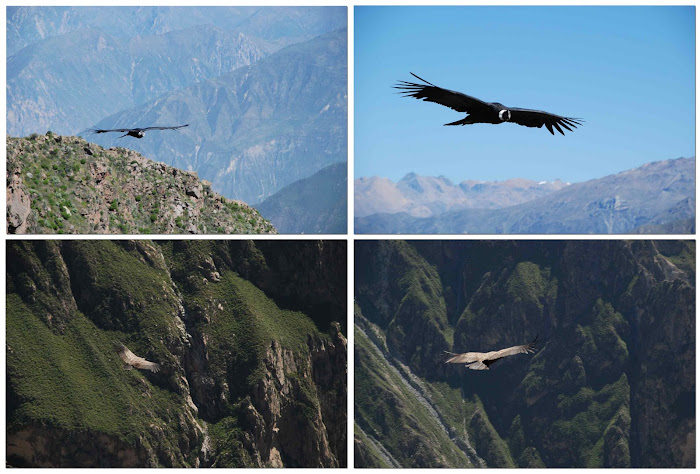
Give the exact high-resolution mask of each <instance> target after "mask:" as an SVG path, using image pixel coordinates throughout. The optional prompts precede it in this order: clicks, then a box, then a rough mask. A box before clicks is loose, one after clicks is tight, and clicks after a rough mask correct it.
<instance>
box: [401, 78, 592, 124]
mask: <svg viewBox="0 0 700 474" xmlns="http://www.w3.org/2000/svg"><path fill="white" fill-rule="evenodd" d="M411 75H412V76H414V77H416V78H418V79H420V80H421V81H423V82H425V84H416V83H414V82H407V81H399V82H398V84H397V85H395V86H394V88H395V89H399V90H401V91H402V92H401V93H402V94H404V97H415V98H416V99H423V100H426V101H428V102H435V103H436V104H440V105H444V106H445V107H449V108H451V109H452V110H456V111H457V112H465V113H467V114H469V115H467V116H466V117H465V118H463V119H462V120H458V121H456V122H452V123H446V124H445V125H470V124H473V123H493V124H499V123H503V122H513V123H517V124H518V125H524V126H525V127H537V128H541V127H542V125H544V126H545V127H547V130H549V132H550V133H551V134H552V135H554V129H553V128H556V129H557V131H558V132H559V133H561V134H562V135H564V131H563V130H562V129H561V128H562V127H564V128H565V129H567V130H568V131H570V132H573V130H572V129H571V128H569V127H574V128H576V125H581V122H582V121H583V120H581V119H577V118H570V117H562V116H560V115H556V114H550V113H549V112H543V111H541V110H530V109H519V108H516V107H506V106H505V105H503V104H499V103H498V102H484V101H482V100H479V99H477V98H476V97H472V96H469V95H466V94H462V93H461V92H456V91H451V90H448V89H443V88H442V87H438V86H436V85H434V84H431V83H430V82H428V81H426V80H425V79H422V78H420V77H418V76H416V75H415V74H413V73H411ZM552 127H553V128H552Z"/></svg>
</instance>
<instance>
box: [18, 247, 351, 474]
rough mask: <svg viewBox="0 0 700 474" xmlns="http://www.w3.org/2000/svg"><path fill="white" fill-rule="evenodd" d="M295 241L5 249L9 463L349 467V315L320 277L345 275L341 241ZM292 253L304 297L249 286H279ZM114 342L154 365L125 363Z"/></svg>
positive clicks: (44, 465)
mask: <svg viewBox="0 0 700 474" xmlns="http://www.w3.org/2000/svg"><path fill="white" fill-rule="evenodd" d="M289 244H290V243H287V242H267V243H265V245H264V247H262V248H259V247H257V245H256V243H254V242H245V241H201V240H198V241H170V242H168V241H160V242H158V243H153V242H149V241H106V240H99V241H95V240H88V241H85V240H83V241H70V240H62V241H12V242H10V243H9V245H8V249H7V255H8V259H7V261H8V265H7V322H6V325H7V346H6V352H7V463H8V464H9V465H12V466H27V467H166V466H167V467H195V466H198V467H283V466H288V467H342V466H344V465H346V452H345V451H346V439H345V434H346V432H347V419H346V416H347V414H346V411H345V406H346V401H347V393H346V380H347V365H346V363H347V342H346V339H345V337H344V336H343V334H342V333H341V325H340V324H339V323H336V322H334V321H342V320H343V319H342V318H344V316H345V314H344V312H343V311H342V310H344V309H345V308H344V307H337V306H336V305H330V306H329V305H328V304H327V302H328V301H337V300H342V301H344V298H345V296H346V293H345V291H341V292H339V293H340V295H328V294H326V291H327V289H328V287H329V285H328V284H327V283H325V282H324V280H325V279H324V277H323V271H324V269H325V268H332V269H334V270H335V271H337V272H338V273H343V274H344V273H345V260H344V258H345V257H344V256H345V248H344V247H345V244H344V243H338V242H320V241H304V242H302V241H299V242H294V243H292V244H291V245H289ZM336 247H338V248H336ZM341 247H342V248H341ZM296 255H303V256H305V257H306V258H305V260H304V261H303V262H300V261H297V264H296V266H295V269H294V270H295V272H296V273H297V277H300V276H303V277H305V281H306V283H307V284H306V286H305V291H304V292H303V293H300V295H301V294H303V297H298V298H294V296H292V295H287V297H286V298H287V299H286V301H284V302H283V301H282V299H283V298H281V297H280V296H279V295H275V294H274V292H267V291H265V290H263V289H262V288H261V287H260V286H258V285H257V284H255V283H253V282H252V280H250V279H248V278H246V277H245V276H243V275H244V274H252V275H256V276H257V278H261V279H265V280H266V281H267V283H268V284H269V285H271V286H277V285H281V284H282V282H283V281H285V280H286V279H289V278H291V275H288V274H287V272H286V268H287V267H286V265H285V264H284V262H285V261H288V260H294V258H295V256H296ZM239 272H241V273H239ZM279 275H285V276H284V278H279V279H276V278H277V276H279ZM314 282H320V283H321V284H320V285H317V286H314ZM318 306H324V307H326V308H327V309H329V310H328V311H326V312H325V313H324V314H323V317H322V318H319V316H318V314H317V315H316V318H317V319H316V320H317V321H319V322H320V324H317V323H315V322H314V319H312V318H311V317H310V316H308V315H307V312H308V313H309V314H313V313H314V312H317V307H318ZM119 344H124V345H126V346H127V347H128V348H129V349H130V350H132V351H133V352H134V353H135V354H137V355H139V356H141V357H144V358H146V359H148V360H149V361H153V362H156V363H158V364H159V365H160V371H159V372H157V373H151V372H148V371H140V370H137V369H132V368H131V367H130V366H126V365H125V364H124V362H123V361H122V360H121V359H120V358H119V356H118V354H117V348H118V345H119ZM128 369H131V370H128Z"/></svg>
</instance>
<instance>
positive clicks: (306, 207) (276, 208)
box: [256, 163, 348, 234]
mask: <svg viewBox="0 0 700 474" xmlns="http://www.w3.org/2000/svg"><path fill="white" fill-rule="evenodd" d="M347 188H348V166H347V163H335V164H332V165H330V166H326V167H325V168H323V169H322V170H321V171H318V172H317V173H315V174H313V175H311V176H310V177H308V178H304V179H300V180H299V181H296V182H294V183H292V184H290V185H289V186H287V187H285V188H283V189H282V190H280V191H278V192H276V193H275V194H273V195H272V196H270V197H269V198H267V199H265V200H264V201H263V202H261V203H260V204H257V205H256V207H257V209H258V211H260V214H262V216H263V217H265V218H266V219H267V220H269V221H270V222H271V223H272V224H273V225H274V226H275V228H276V229H277V231H278V232H279V233H281V234H294V233H304V234H311V233H316V234H344V233H345V232H347V227H348V225H347V222H348V199H347V192H346V191H347Z"/></svg>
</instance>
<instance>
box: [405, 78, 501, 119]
mask: <svg viewBox="0 0 700 474" xmlns="http://www.w3.org/2000/svg"><path fill="white" fill-rule="evenodd" d="M411 75H412V76H413V77H416V78H418V79H420V80H421V81H423V82H425V84H427V85H425V84H416V83H414V82H407V81H399V82H398V83H397V84H396V85H395V86H394V89H399V90H400V91H402V92H401V94H403V95H404V97H415V98H416V99H423V100H425V101H427V102H435V103H436V104H440V105H444V106H445V107H449V108H451V109H452V110H456V111H457V112H465V113H470V114H471V113H474V112H476V111H478V110H490V108H491V106H489V105H488V104H487V103H486V102H484V101H483V100H479V99H477V98H476V97H472V96H469V95H467V94H462V93H461V92H456V91H451V90H448V89H443V88H442V87H438V86H436V85H434V84H431V83H430V82H428V81H426V80H425V79H422V78H420V77H418V76H416V75H415V74H413V73H411Z"/></svg>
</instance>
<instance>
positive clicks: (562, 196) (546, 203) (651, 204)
mask: <svg viewBox="0 0 700 474" xmlns="http://www.w3.org/2000/svg"><path fill="white" fill-rule="evenodd" d="M491 192H492V191H489V192H487V194H486V196H488V195H489V194H490V193H491ZM493 193H494V194H495V196H496V197H498V196H499V195H500V193H498V192H496V191H493ZM452 194H454V190H452ZM525 196H526V194H521V197H525ZM694 196H695V158H678V159H674V160H664V161H657V162H653V163H647V164H645V165H643V166H641V167H639V168H635V169H631V170H627V171H624V172H622V173H618V174H614V175H610V176H606V177H603V178H600V179H594V180H590V181H586V182H583V183H575V184H571V185H569V186H565V187H562V188H561V189H559V190H552V192H549V193H547V194H546V195H544V196H542V197H537V198H534V199H531V200H528V201H526V202H522V203H521V204H517V205H510V206H507V207H498V206H487V205H482V206H483V207H480V208H476V207H473V208H469V209H455V210H449V207H448V205H452V204H450V203H452V201H453V200H452V198H446V200H445V201H444V202H443V204H442V206H443V207H444V208H445V209H446V210H445V211H444V212H441V213H438V214H435V209H439V207H440V206H438V205H437V204H435V202H433V203H432V204H431V205H430V206H429V207H430V210H428V211H425V212H424V214H426V215H427V217H416V216H415V214H416V212H418V211H419V210H420V208H417V207H415V206H414V207H410V206H409V207H408V208H407V209H406V210H403V209H402V208H401V207H400V206H399V208H397V209H394V210H391V209H388V210H386V211H382V212H380V213H376V214H371V215H366V216H364V217H355V231H356V232H359V233H390V234H393V233H408V234H420V233H448V234H449V233H467V234H492V233H493V234H501V233H506V234H507V233H512V234H577V233H578V234H591V233H599V234H620V233H630V232H642V233H644V232H649V231H650V229H656V230H657V231H662V232H668V231H675V232H674V233H693V232H694V231H695V197H694ZM484 199H485V197H482V198H481V202H482V203H483V202H484ZM398 202H399V203H400V202H401V201H398ZM414 202H415V201H414ZM437 202H438V203H439V202H441V201H439V200H438V201H437ZM411 205H412V206H413V204H411ZM411 212H412V213H413V214H411ZM421 212H423V211H421ZM418 213H419V214H420V212H418ZM645 229H646V230H645Z"/></svg>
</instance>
